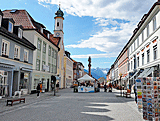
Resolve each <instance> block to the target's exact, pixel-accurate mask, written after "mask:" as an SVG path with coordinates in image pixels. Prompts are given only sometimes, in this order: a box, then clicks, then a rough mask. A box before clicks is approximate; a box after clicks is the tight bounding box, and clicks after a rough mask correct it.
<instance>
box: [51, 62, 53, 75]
mask: <svg viewBox="0 0 160 121" xmlns="http://www.w3.org/2000/svg"><path fill="white" fill-rule="evenodd" d="M51 72H52V73H53V64H52V66H51Z"/></svg>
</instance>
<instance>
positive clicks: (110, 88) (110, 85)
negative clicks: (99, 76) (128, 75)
mask: <svg viewBox="0 0 160 121" xmlns="http://www.w3.org/2000/svg"><path fill="white" fill-rule="evenodd" d="M103 87H104V92H107V89H108V88H109V92H112V84H111V83H109V85H106V83H105V84H104V86H103ZM98 88H99V89H100V83H98Z"/></svg>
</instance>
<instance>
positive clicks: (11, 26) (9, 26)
mask: <svg viewBox="0 0 160 121" xmlns="http://www.w3.org/2000/svg"><path fill="white" fill-rule="evenodd" d="M8 31H9V32H13V23H11V22H10V21H9V25H8Z"/></svg>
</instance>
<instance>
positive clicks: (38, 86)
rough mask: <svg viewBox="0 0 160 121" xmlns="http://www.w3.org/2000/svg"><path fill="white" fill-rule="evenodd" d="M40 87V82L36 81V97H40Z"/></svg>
mask: <svg viewBox="0 0 160 121" xmlns="http://www.w3.org/2000/svg"><path fill="white" fill-rule="evenodd" d="M40 89H41V87H40V84H39V83H38V85H37V98H38V97H40V94H39V93H40Z"/></svg>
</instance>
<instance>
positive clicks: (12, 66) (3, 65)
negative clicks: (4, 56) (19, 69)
mask: <svg viewBox="0 0 160 121" xmlns="http://www.w3.org/2000/svg"><path fill="white" fill-rule="evenodd" d="M0 67H3V68H14V67H15V66H14V65H11V64H6V63H0Z"/></svg>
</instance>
